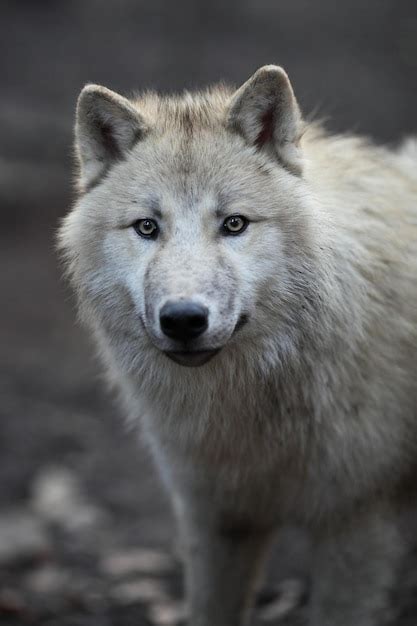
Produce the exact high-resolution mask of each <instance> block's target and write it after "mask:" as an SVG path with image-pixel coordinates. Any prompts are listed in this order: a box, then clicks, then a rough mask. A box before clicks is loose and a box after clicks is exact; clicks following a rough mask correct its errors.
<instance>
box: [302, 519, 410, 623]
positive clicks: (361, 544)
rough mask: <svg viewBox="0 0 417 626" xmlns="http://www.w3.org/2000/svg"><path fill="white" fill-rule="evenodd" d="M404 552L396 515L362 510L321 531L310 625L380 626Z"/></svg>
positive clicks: (386, 610)
mask: <svg viewBox="0 0 417 626" xmlns="http://www.w3.org/2000/svg"><path fill="white" fill-rule="evenodd" d="M403 552H404V545H403V541H402V540H401V537H400V533H399V530H398V527H397V520H396V519H395V516H391V515H390V514H386V513H381V512H374V513H366V514H361V515H360V516H358V517H357V518H355V519H353V520H351V521H349V523H345V524H338V525H337V527H332V528H331V529H327V530H325V531H323V532H322V533H321V534H320V537H319V538H318V544H317V549H316V556H315V564H314V570H313V594H312V606H311V622H310V623H311V626H383V625H384V624H386V623H387V620H389V617H390V612H389V592H390V590H391V589H392V587H393V585H394V582H395V578H396V573H397V570H398V565H399V562H400V559H401V556H402V555H403Z"/></svg>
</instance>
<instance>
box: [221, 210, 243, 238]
mask: <svg viewBox="0 0 417 626" xmlns="http://www.w3.org/2000/svg"><path fill="white" fill-rule="evenodd" d="M248 224H249V222H248V220H247V219H246V217H243V215H230V216H229V217H227V218H226V219H225V220H224V222H223V230H224V232H225V234H226V235H240V233H243V231H244V230H246V228H247V226H248Z"/></svg>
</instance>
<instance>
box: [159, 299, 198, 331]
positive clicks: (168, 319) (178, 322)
mask: <svg viewBox="0 0 417 626" xmlns="http://www.w3.org/2000/svg"><path fill="white" fill-rule="evenodd" d="M159 322H160V324H161V329H162V332H163V333H164V334H165V335H167V336H168V337H171V339H178V340H179V341H187V340H189V339H195V338H196V337H198V336H199V335H201V334H203V333H204V331H205V330H206V328H207V326H208V309H207V308H206V307H205V306H202V305H201V304H196V303H195V302H189V301H188V302H187V301H186V300H181V301H180V302H167V303H166V304H164V306H163V307H162V309H161V312H160V313H159Z"/></svg>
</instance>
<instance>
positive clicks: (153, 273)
mask: <svg viewBox="0 0 417 626" xmlns="http://www.w3.org/2000/svg"><path fill="white" fill-rule="evenodd" d="M262 72H263V73H262ZM277 94H278V96H279V103H278V104H277ZM279 106H281V108H283V111H281V112H280V109H279ZM281 118H282V120H281ZM282 125H283V126H282ZM281 126H282V127H281ZM297 132H298V109H297V106H296V104H295V100H294V98H293V95H292V91H291V88H290V86H289V83H288V81H287V79H286V76H285V74H283V73H282V70H277V69H276V68H272V69H271V68H267V69H266V70H260V72H258V73H257V75H255V77H254V78H252V79H251V81H249V82H248V83H247V84H246V85H244V86H243V87H242V88H241V89H240V90H239V91H238V92H237V93H236V94H234V95H233V96H231V95H230V94H227V93H225V92H218V93H216V94H213V93H211V94H210V93H209V94H205V95H202V96H200V100H198V99H197V100H195V101H192V100H190V99H189V97H186V98H185V99H184V100H175V101H169V100H167V101H159V100H158V99H156V97H154V96H148V97H145V98H144V99H143V100H142V101H139V102H138V103H137V104H136V105H135V106H133V105H132V103H130V102H129V101H127V100H125V99H123V98H121V97H120V96H116V95H115V94H113V93H112V92H108V91H107V90H104V89H103V88H96V87H87V88H86V89H85V90H84V91H83V94H82V96H81V99H80V103H79V110H78V124H77V137H78V148H79V153H80V159H81V165H82V170H81V173H82V177H83V178H82V185H83V186H84V189H85V193H84V194H83V195H82V196H81V198H80V200H79V202H78V204H77V206H76V208H75V210H74V211H73V213H72V214H71V215H70V216H69V217H68V218H67V221H66V224H65V225H64V228H63V231H62V233H63V235H62V236H63V240H64V246H65V247H66V248H67V250H68V251H69V255H70V258H71V259H72V263H73V268H72V269H73V275H74V278H75V282H76V283H77V286H78V288H79V291H80V296H81V300H82V304H84V306H85V307H86V308H87V309H88V310H89V312H90V314H91V313H92V314H93V315H94V317H95V318H96V319H99V320H100V321H101V326H102V327H103V329H104V330H105V331H106V332H107V334H108V335H109V336H119V337H122V336H123V337H124V338H128V340H129V342H130V350H133V351H134V346H135V345H136V344H137V351H138V354H143V351H144V349H150V350H155V349H156V350H157V351H159V352H160V353H164V354H165V355H166V356H167V357H169V358H170V359H171V360H173V361H175V362H176V363H178V364H181V365H188V366H193V365H203V364H204V363H206V362H207V361H208V360H210V359H211V358H212V357H213V356H214V355H216V354H217V353H218V352H219V351H221V350H222V349H225V348H226V347H228V348H229V349H233V346H237V345H241V344H244V343H245V341H246V343H247V344H248V345H250V343H251V342H253V341H254V339H256V338H258V337H260V336H266V335H267V334H268V333H270V332H271V324H275V325H276V324H279V322H280V316H281V318H282V319H281V323H282V329H283V332H285V331H284V327H285V324H284V319H283V318H284V317H285V316H286V315H287V314H285V315H284V314H283V309H284V305H285V307H287V306H288V303H289V302H290V301H291V298H292V289H293V273H294V267H293V266H294V260H297V257H298V256H299V255H300V254H301V253H300V250H301V248H303V246H302V243H303V242H301V241H298V244H297V249H294V241H295V240H296V239H297V237H298V238H300V237H301V235H300V232H301V231H302V230H304V231H305V224H303V228H301V227H300V223H301V222H304V220H305V207H304V194H303V184H302V182H301V180H300V178H299V175H298V174H299V161H298V152H297V146H296V142H297V139H298V135H297ZM300 221H301V222H300ZM303 250H304V248H303ZM303 253H304V252H303ZM279 301H281V304H282V306H281V307H280V306H279V305H278V306H277V302H279Z"/></svg>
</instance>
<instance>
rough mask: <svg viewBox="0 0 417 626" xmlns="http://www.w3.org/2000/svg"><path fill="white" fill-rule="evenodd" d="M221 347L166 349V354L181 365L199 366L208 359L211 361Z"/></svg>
mask: <svg viewBox="0 0 417 626" xmlns="http://www.w3.org/2000/svg"><path fill="white" fill-rule="evenodd" d="M219 351H220V348H216V349H215V350H198V351H195V350H194V351H191V350H189V351H183V352H176V351H166V352H165V354H166V356H167V357H168V358H170V359H171V360H172V361H175V363H178V364H179V365H185V366H186V367H199V366H200V365H204V363H207V361H210V359H212V358H213V357H214V356H215V355H216V354H217V353H218V352H219Z"/></svg>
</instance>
